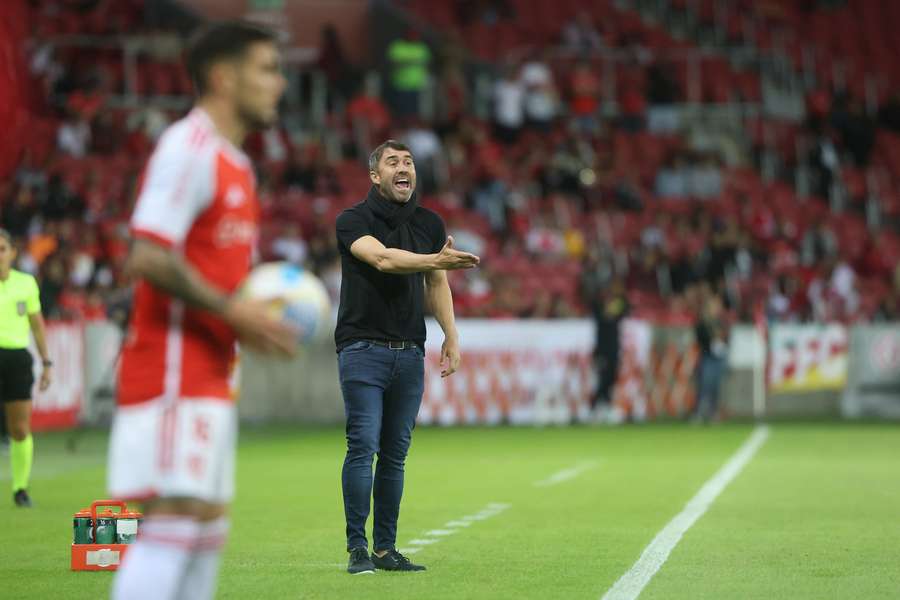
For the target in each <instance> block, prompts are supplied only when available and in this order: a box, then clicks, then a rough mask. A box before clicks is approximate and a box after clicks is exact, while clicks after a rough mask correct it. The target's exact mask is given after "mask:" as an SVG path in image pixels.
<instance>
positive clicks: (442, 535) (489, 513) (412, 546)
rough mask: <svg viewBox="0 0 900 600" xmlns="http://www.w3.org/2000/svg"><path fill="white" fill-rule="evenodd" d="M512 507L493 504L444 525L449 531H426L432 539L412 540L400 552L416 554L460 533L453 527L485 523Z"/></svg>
mask: <svg viewBox="0 0 900 600" xmlns="http://www.w3.org/2000/svg"><path fill="white" fill-rule="evenodd" d="M510 506H511V505H510V504H501V503H499V502H492V503H491V504H488V505H487V506H485V507H484V508H483V509H481V510H480V511H479V512H478V513H476V514H474V515H467V516H465V517H462V518H461V519H459V520H455V521H448V522H447V524H446V525H444V527H446V528H447V529H432V530H431V531H426V532H425V534H424V535H426V536H430V537H422V538H419V539H415V540H410V541H409V542H408V543H407V545H406V547H405V548H403V549H401V550H400V553H401V554H415V553H416V552H419V551H420V550H422V548H421V547H422V546H430V545H431V544H436V543H438V542H440V541H441V540H443V539H446V538H447V537H448V536H451V535H453V534H454V533H457V532H459V529H455V528H452V527H456V526H459V527H468V526H469V525H471V524H472V521H484V520H486V519H490V518H491V517H495V516H497V515H499V514H500V513H502V512H503V511H504V510H506V509H507V508H509V507H510Z"/></svg>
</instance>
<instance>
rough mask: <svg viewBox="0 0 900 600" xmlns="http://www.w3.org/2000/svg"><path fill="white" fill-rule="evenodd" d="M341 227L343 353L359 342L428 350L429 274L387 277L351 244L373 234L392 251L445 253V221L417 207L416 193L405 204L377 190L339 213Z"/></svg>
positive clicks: (339, 336) (338, 333)
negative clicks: (404, 342)
mask: <svg viewBox="0 0 900 600" xmlns="http://www.w3.org/2000/svg"><path fill="white" fill-rule="evenodd" d="M336 229H337V241H338V249H339V250H340V253H341V274H342V279H341V304H340V308H339V309H338V320H337V328H336V329H335V332H334V341H335V345H336V346H337V349H338V351H339V352H340V350H341V348H343V347H344V346H347V345H348V344H351V343H353V342H355V341H359V340H381V341H401V340H409V341H413V342H416V343H417V344H419V345H420V346H424V345H425V311H424V306H425V275H424V273H412V274H409V275H395V274H391V273H382V272H381V271H379V270H378V269H376V268H375V267H373V266H371V265H369V264H368V263H366V262H364V261H361V260H359V259H358V258H356V257H355V256H353V254H352V253H351V252H350V246H352V245H353V242H355V241H356V240H358V239H359V238H361V237H363V236H366V235H371V236H372V237H374V238H375V239H377V240H378V241H380V242H381V243H382V244H384V245H385V246H386V247H388V248H400V249H401V250H408V251H409V252H415V253H416V254H433V253H436V252H440V250H441V248H442V247H443V245H444V242H445V241H446V239H447V233H446V229H445V227H444V221H443V220H442V219H441V217H440V216H438V215H437V214H436V213H434V212H432V211H430V210H428V209H427V208H423V207H421V206H418V200H417V197H416V195H415V194H413V196H412V198H410V200H409V201H408V202H407V203H406V204H398V203H396V202H392V201H391V200H388V199H386V198H384V197H383V196H382V195H381V194H379V193H378V190H377V188H375V187H373V188H372V189H371V190H370V191H369V194H368V196H366V199H365V200H363V201H362V202H360V203H359V204H356V205H355V206H353V207H351V208H348V209H347V210H345V211H344V212H342V213H341V214H340V215H338V218H337V223H336Z"/></svg>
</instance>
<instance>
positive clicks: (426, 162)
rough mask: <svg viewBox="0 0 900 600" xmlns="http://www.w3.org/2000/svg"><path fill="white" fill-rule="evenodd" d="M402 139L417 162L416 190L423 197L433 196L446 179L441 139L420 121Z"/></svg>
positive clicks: (416, 121) (414, 123) (415, 122)
mask: <svg viewBox="0 0 900 600" xmlns="http://www.w3.org/2000/svg"><path fill="white" fill-rule="evenodd" d="M400 139H401V141H403V142H405V143H406V145H407V146H409V149H410V151H411V152H412V155H413V157H414V158H415V161H416V179H417V184H416V188H417V189H418V190H419V193H420V194H422V195H423V196H429V195H431V194H433V193H434V192H435V191H437V190H438V189H439V188H440V187H441V186H442V184H443V183H444V181H445V179H446V177H445V173H446V172H447V165H446V159H445V156H444V148H443V146H442V145H441V139H440V138H439V137H438V136H437V134H436V133H435V132H434V130H433V129H430V128H428V127H425V125H424V124H423V123H422V122H421V121H420V120H415V121H414V122H413V124H412V126H411V127H410V128H409V129H407V130H406V131H405V132H404V133H403V134H402V135H401V136H400Z"/></svg>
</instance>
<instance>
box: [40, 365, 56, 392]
mask: <svg viewBox="0 0 900 600" xmlns="http://www.w3.org/2000/svg"><path fill="white" fill-rule="evenodd" d="M52 368H53V367H44V369H43V370H42V371H41V382H40V383H39V384H38V387H39V388H40V390H41V391H42V392H45V391H47V388H48V387H50V382H51V381H52V379H51V377H50V370H51V369H52Z"/></svg>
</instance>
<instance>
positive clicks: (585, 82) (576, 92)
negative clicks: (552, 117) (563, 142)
mask: <svg viewBox="0 0 900 600" xmlns="http://www.w3.org/2000/svg"><path fill="white" fill-rule="evenodd" d="M569 89H570V95H571V100H570V102H569V112H570V114H571V115H572V117H573V118H574V123H573V124H574V126H575V128H576V130H577V131H579V132H580V133H584V134H588V135H593V134H595V133H596V132H597V125H598V123H597V116H598V113H599V110H600V77H599V75H598V74H597V70H596V69H594V68H593V67H592V65H591V63H590V62H589V61H587V60H585V59H581V60H579V61H578V62H577V63H576V64H575V68H574V69H573V70H572V75H571V78H570V80H569Z"/></svg>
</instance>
